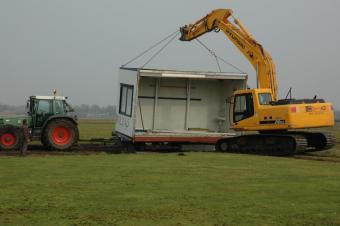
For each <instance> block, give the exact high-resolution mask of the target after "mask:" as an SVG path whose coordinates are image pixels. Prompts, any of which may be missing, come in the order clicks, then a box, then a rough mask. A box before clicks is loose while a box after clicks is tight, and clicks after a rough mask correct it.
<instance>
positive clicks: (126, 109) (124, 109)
mask: <svg viewBox="0 0 340 226" xmlns="http://www.w3.org/2000/svg"><path fill="white" fill-rule="evenodd" d="M132 104H133V86H131V85H126V84H120V101H119V114H121V115H125V116H128V117H131V116H132Z"/></svg>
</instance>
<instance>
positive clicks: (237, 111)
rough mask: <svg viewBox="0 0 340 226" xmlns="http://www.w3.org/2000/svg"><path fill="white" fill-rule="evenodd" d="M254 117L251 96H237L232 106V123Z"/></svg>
mask: <svg viewBox="0 0 340 226" xmlns="http://www.w3.org/2000/svg"><path fill="white" fill-rule="evenodd" d="M253 115H254V103H253V96H252V95H251V94H244V95H237V96H236V97H235V105H234V122H239V121H241V120H243V119H246V118H249V117H251V116H253Z"/></svg>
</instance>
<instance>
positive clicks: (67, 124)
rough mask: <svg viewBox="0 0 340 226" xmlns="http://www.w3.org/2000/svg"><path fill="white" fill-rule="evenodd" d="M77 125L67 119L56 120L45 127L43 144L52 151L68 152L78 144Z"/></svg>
mask: <svg viewBox="0 0 340 226" xmlns="http://www.w3.org/2000/svg"><path fill="white" fill-rule="evenodd" d="M78 139H79V131H78V127H77V125H75V124H74V123H73V122H71V121H69V120H65V119H56V120H53V121H51V122H49V123H48V124H47V126H46V127H45V129H44V131H43V134H42V139H41V143H42V144H43V145H44V146H45V147H47V148H48V149H52V150H60V151H62V150H67V149H70V148H71V147H72V146H73V145H75V144H76V143H77V142H78Z"/></svg>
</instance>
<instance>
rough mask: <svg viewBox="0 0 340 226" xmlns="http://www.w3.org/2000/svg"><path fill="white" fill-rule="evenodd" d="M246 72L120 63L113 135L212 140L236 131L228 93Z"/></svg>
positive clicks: (240, 84)
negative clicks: (140, 66) (202, 70)
mask: <svg viewBox="0 0 340 226" xmlns="http://www.w3.org/2000/svg"><path fill="white" fill-rule="evenodd" d="M247 78H248V76H247V74H243V73H225V72H223V73H220V72H197V71H174V70H156V69H144V68H143V69H140V68H120V70H119V106H118V108H117V115H118V118H117V123H116V134H117V135H118V136H119V137H120V139H121V140H123V141H127V142H133V143H158V144H159V143H178V144H184V143H200V144H215V143H216V142H217V141H218V140H220V139H221V138H225V137H230V136H235V133H234V132H233V131H231V130H230V123H231V121H232V118H231V116H230V115H231V112H232V109H231V107H232V105H231V103H230V100H231V97H232V95H233V92H234V91H235V90H239V89H245V88H246V87H247Z"/></svg>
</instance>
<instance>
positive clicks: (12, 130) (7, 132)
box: [0, 125, 24, 151]
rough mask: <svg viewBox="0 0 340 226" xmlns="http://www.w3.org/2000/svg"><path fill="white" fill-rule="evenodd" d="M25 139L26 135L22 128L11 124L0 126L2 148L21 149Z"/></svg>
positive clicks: (5, 149)
mask: <svg viewBox="0 0 340 226" xmlns="http://www.w3.org/2000/svg"><path fill="white" fill-rule="evenodd" d="M23 140H24V136H23V133H22V131H21V130H20V128H18V127H15V126H11V125H4V126H1V127H0V150H4V151H11V150H19V149H20V148H21V146H22V143H23Z"/></svg>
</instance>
